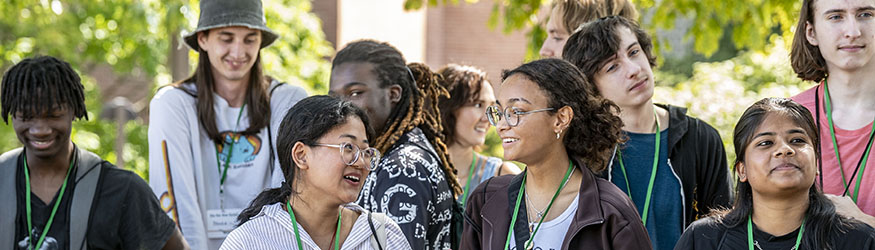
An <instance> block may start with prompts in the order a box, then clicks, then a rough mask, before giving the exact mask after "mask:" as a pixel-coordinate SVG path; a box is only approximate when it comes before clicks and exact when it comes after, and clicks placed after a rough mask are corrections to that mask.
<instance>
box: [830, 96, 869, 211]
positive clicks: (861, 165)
mask: <svg viewBox="0 0 875 250" xmlns="http://www.w3.org/2000/svg"><path fill="white" fill-rule="evenodd" d="M826 84H827V83H826V80H823V95H824V96H823V101H824V102H825V104H826V121H827V122H829V135H830V136H831V137H832V146H833V147H832V149H833V151H834V152H835V154H836V161H838V163H839V171H840V172H841V173H842V184H845V191H844V194H843V195H848V188H847V187H850V186H851V181H853V180H854V179H853V178H854V176H851V180H847V178H845V168H844V167H842V159H841V157H839V144H838V141H837V140H836V133H835V128H833V125H832V104H831V102H830V101H829V99H830V98H829V87H827V85H826ZM815 98H817V97H815ZM873 123H875V121H873ZM873 135H875V124H873V125H872V131H869V137H870V138H869V141H870V143H869V144H866V151H864V152H865V153H863V157H861V158H860V161H858V162H857V169H859V170H860V173H859V174H857V184H856V185H855V186H854V193H853V194H852V195H851V199H852V200H854V203H857V197H858V196H859V194H860V183H861V182H863V172H865V171H866V162H867V161H869V151H871V150H872V143H871V141H872V139H871V137H872V136H873ZM854 172H856V170H854ZM852 175H853V174H852Z"/></svg>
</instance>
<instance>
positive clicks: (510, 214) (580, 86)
mask: <svg viewBox="0 0 875 250" xmlns="http://www.w3.org/2000/svg"><path fill="white" fill-rule="evenodd" d="M502 79H503V80H502V83H501V85H500V86H499V87H498V95H497V99H498V101H497V105H494V106H490V107H489V108H488V109H487V117H488V118H489V121H490V123H492V125H494V126H495V127H496V129H497V130H498V134H499V136H500V137H501V139H502V147H503V148H504V157H505V159H508V160H514V161H519V162H522V163H525V164H526V165H527V167H526V170H525V171H524V172H523V173H522V174H519V175H516V176H499V177H495V178H492V179H490V180H487V181H486V182H484V183H482V184H480V185H479V186H478V187H477V189H475V190H474V192H472V193H471V197H470V198H469V199H468V203H467V210H466V216H465V217H466V218H465V220H466V223H465V227H464V231H463V237H462V239H463V240H462V249H532V248H535V249H582V248H587V249H651V246H650V240H649V238H648V236H647V232H646V231H645V229H644V225H642V223H641V220H640V219H639V218H640V217H638V213H637V212H636V210H635V205H634V204H632V201H631V200H629V198H628V197H627V196H626V195H625V194H624V193H623V192H622V191H620V189H618V188H617V187H616V186H614V185H613V184H611V183H610V182H608V181H606V180H604V179H601V178H597V177H596V176H595V175H594V174H593V172H598V171H601V170H603V169H605V166H606V165H607V163H608V162H609V157H610V156H611V152H612V150H613V148H614V145H616V144H617V143H620V142H621V141H622V139H621V135H622V130H621V128H622V124H623V123H622V121H621V120H620V118H619V117H617V116H616V115H614V113H615V112H616V111H617V109H618V108H617V106H616V105H614V104H613V103H611V102H610V101H608V100H607V99H605V98H602V97H599V96H597V95H596V94H595V93H594V92H593V91H592V90H590V89H588V88H586V85H587V84H588V83H587V80H586V78H584V76H583V74H582V73H581V72H580V70H578V69H577V68H576V67H574V65H572V64H571V63H568V62H567V61H564V60H560V59H544V60H538V61H534V62H531V63H527V64H524V65H522V66H520V67H518V68H516V69H513V70H510V71H506V72H505V73H504V74H502Z"/></svg>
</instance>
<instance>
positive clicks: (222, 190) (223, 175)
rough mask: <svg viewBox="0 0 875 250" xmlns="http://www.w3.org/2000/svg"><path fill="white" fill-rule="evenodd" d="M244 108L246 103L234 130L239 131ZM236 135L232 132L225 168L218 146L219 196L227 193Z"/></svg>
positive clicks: (238, 116)
mask: <svg viewBox="0 0 875 250" xmlns="http://www.w3.org/2000/svg"><path fill="white" fill-rule="evenodd" d="M244 109H246V104H245V103H244V104H243V106H241V107H240V113H238V114H237V123H236V124H235V125H234V132H237V129H238V127H239V126H240V117H243V110H244ZM268 129H270V128H268ZM234 136H235V135H234V134H231V143H230V144H231V145H228V156H227V157H225V166H224V169H223V168H222V162H221V161H219V153H221V152H219V148H218V147H216V167H218V169H219V175H221V177H220V179H219V196H223V194H224V193H225V179H227V178H228V167H229V166H230V165H231V156H232V155H233V154H234V144H237V143H236V140H235V139H234ZM222 140H224V138H222ZM223 143H224V142H223ZM221 199H222V202H221V203H222V204H221V207H222V208H224V197H222V198H221Z"/></svg>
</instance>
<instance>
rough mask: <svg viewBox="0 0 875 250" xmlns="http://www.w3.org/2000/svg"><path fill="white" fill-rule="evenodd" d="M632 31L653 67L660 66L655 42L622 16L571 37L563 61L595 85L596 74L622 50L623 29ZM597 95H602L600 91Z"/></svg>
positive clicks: (584, 28) (586, 27) (587, 26)
mask: <svg viewBox="0 0 875 250" xmlns="http://www.w3.org/2000/svg"><path fill="white" fill-rule="evenodd" d="M623 27H626V28H629V30H631V31H632V34H635V37H636V38H637V39H638V44H639V45H641V50H643V51H644V54H645V55H647V61H648V62H650V67H656V56H655V55H653V51H652V50H653V42H652V41H651V40H650V36H649V35H647V32H646V31H644V29H641V27H640V26H638V23H636V22H635V21H632V20H629V19H627V18H625V17H621V16H609V17H603V18H599V19H598V20H596V21H592V22H589V23H586V24H584V25H583V26H581V27H580V29H578V31H577V32H574V34H572V35H571V37H569V38H568V41H567V42H565V47H564V48H562V59H565V60H568V61H569V62H571V63H572V64H574V65H575V66H577V67H578V68H580V71H581V72H583V75H585V76H586V80H588V81H589V83H592V84H588V85H595V83H596V82H595V75H596V73H598V71H599V69H601V68H602V67H604V66H605V64H607V63H608V60H610V59H611V58H612V57H614V56H615V55H616V54H617V51H620V34H618V33H617V31H618V30H620V28H623ZM595 93H596V94H599V95H601V93H600V92H599V91H598V89H595Z"/></svg>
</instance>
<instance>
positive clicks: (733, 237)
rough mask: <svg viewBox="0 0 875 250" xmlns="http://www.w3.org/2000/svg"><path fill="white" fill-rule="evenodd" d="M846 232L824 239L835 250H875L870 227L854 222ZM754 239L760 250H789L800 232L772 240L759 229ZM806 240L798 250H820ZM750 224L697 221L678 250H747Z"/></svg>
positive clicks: (835, 232)
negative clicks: (807, 244)
mask: <svg viewBox="0 0 875 250" xmlns="http://www.w3.org/2000/svg"><path fill="white" fill-rule="evenodd" d="M842 227H843V229H840V230H831V231H830V232H829V236H827V238H826V239H825V240H826V241H828V242H829V243H830V245H832V247H833V249H836V250H844V249H849V250H850V249H854V250H873V249H875V234H873V233H875V231H873V229H872V227H870V226H869V225H866V224H863V223H860V222H853V223H851V224H848V225H846V226H842ZM752 229H753V230H754V232H753V238H754V240H756V241H757V244H759V245H760V246H761V247H762V248H761V249H790V248H792V247H793V246H794V245H796V237H797V236H798V235H799V229H796V230H795V231H793V232H790V233H788V234H786V235H782V236H773V235H771V234H769V233H766V232H763V231H760V230H759V229H758V228H757V227H756V225H753V226H752ZM812 234H813V231H811V230H810V227H809V230H806V231H805V232H804V233H803V237H811V236H812ZM806 240H807V239H803V240H802V241H803V243H802V245H800V246H799V249H819V247H818V248H813V247H806V243H804V242H805V241H806ZM748 244H749V243H748V240H747V223H739V225H736V226H734V227H729V226H728V225H726V224H725V223H722V222H720V221H719V220H718V219H717V218H716V217H707V218H703V219H701V220H698V221H696V222H695V223H693V224H692V225H690V227H689V228H687V230H686V231H684V234H683V235H681V238H680V240H678V243H677V245H675V247H674V249H675V250H733V249H747V248H748Z"/></svg>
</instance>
